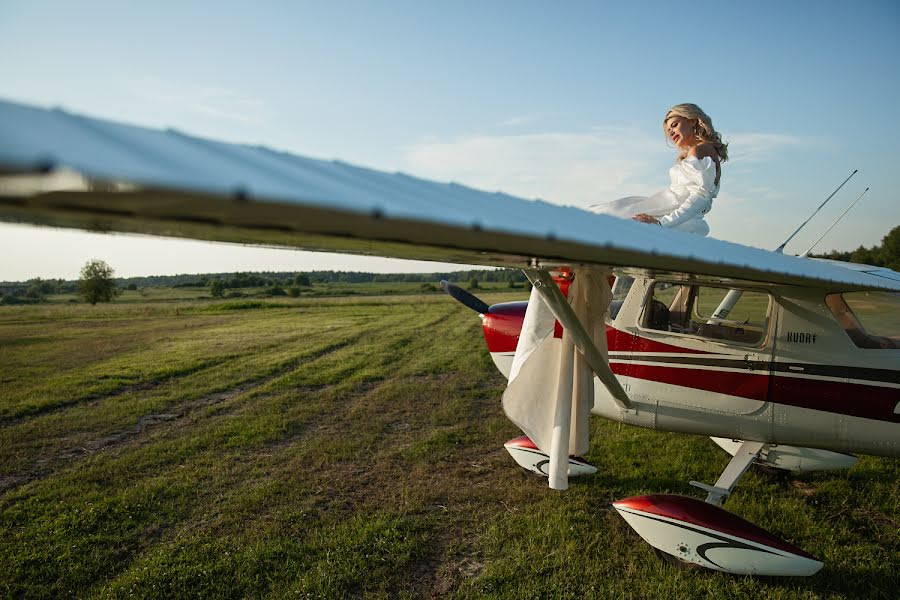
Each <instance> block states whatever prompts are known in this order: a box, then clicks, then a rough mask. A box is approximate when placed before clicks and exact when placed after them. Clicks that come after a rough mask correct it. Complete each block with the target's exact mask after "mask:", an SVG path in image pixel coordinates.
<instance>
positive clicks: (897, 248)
mask: <svg viewBox="0 0 900 600" xmlns="http://www.w3.org/2000/svg"><path fill="white" fill-rule="evenodd" d="M881 258H882V260H884V266H886V267H887V268H889V269H894V270H895V271H897V270H900V226H898V227H894V228H893V229H891V231H890V232H889V233H888V234H887V235H886V236H884V238H883V239H882V240H881Z"/></svg>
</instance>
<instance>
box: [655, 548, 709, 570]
mask: <svg viewBox="0 0 900 600" xmlns="http://www.w3.org/2000/svg"><path fill="white" fill-rule="evenodd" d="M651 547H652V546H651ZM653 553H654V554H656V556H658V557H659V559H660V560H662V561H663V562H666V563H669V564H670V565H672V566H673V567H675V568H677V569H682V570H683V571H705V570H706V567H702V566H700V565H698V564H697V563H692V562H688V561H686V560H682V559H680V558H678V557H677V556H674V555H672V554H669V553H668V552H663V551H662V550H660V549H659V548H653Z"/></svg>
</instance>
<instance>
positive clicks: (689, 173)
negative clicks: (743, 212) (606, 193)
mask: <svg viewBox="0 0 900 600" xmlns="http://www.w3.org/2000/svg"><path fill="white" fill-rule="evenodd" d="M669 180H670V181H671V183H670V184H669V187H668V189H665V190H662V191H661V192H657V193H655V194H653V195H652V196H629V197H627V198H620V199H619V200H613V201H612V202H606V203H604V204H595V205H594V206H591V207H590V208H589V210H590V211H592V212H596V213H603V214H608V215H615V216H617V217H622V218H626V219H630V218H631V217H633V216H634V215H636V214H638V213H646V214H648V215H650V216H651V217H656V218H657V219H659V223H660V225H662V226H663V227H671V228H672V229H678V230H680V231H687V232H689V233H695V234H697V235H704V236H705V235H707V234H708V233H709V225H707V223H706V221H705V220H704V219H703V216H704V215H705V214H706V213H708V212H709V211H710V210H711V209H712V201H713V198H715V197H716V196H718V195H719V186H718V185H716V162H715V161H714V160H713V159H711V158H709V157H708V156H707V157H706V158H703V159H698V158H696V157H694V156H688V157H687V158H685V159H683V160H679V161H678V162H676V163H675V164H674V165H673V166H672V168H671V169H669Z"/></svg>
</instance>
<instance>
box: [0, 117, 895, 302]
mask: <svg viewBox="0 0 900 600" xmlns="http://www.w3.org/2000/svg"><path fill="white" fill-rule="evenodd" d="M0 221H6V222H18V223H33V224H43V225H52V226H60V227H74V228H79V229H87V230H93V231H119V232H134V233H146V234H154V235H166V236H175V237H186V238H194V239H201V240H216V241H225V242H238V243H247V244H257V245H265V246H277V247H289V248H298V249H304V250H322V251H335V252H346V253H357V254H367V255H378V256H388V257H395V258H411V259H420V260H436V261H442V262H457V263H461V264H480V265H496V266H513V267H525V266H532V267H534V266H540V267H543V268H551V267H553V266H557V265H562V264H566V265H573V266H576V265H579V264H586V265H603V266H611V267H621V268H628V269H631V270H633V271H641V272H644V273H646V272H653V273H660V274H662V273H665V274H673V273H686V274H692V275H696V276H698V277H699V278H700V279H706V280H715V281H720V282H728V281H735V280H744V281H759V282H771V283H785V284H797V285H813V286H819V287H822V288H827V289H834V290H850V289H886V290H894V291H900V280H897V279H896V278H893V277H887V276H883V275H882V276H879V274H878V273H872V272H864V271H857V270H850V269H846V268H842V267H840V266H836V265H833V264H828V263H825V262H820V261H814V260H810V259H803V258H797V257H793V256H784V255H781V254H776V253H773V252H770V251H766V250H760V249H756V248H750V247H747V246H741V245H738V244H733V243H730V242H724V241H720V240H714V239H709V238H700V237H697V236H694V235H690V234H686V233H682V232H678V231H673V230H668V229H664V228H661V227H653V226H649V225H645V224H642V223H637V222H633V221H629V220H624V219H618V218H615V217H611V216H607V215H597V214H592V213H588V212H586V211H584V210H581V209H578V208H574V207H565V206H558V205H554V204H549V203H547V202H543V201H540V200H524V199H521V198H516V197H513V196H509V195H506V194H502V193H491V192H484V191H480V190H476V189H472V188H468V187H465V186H462V185H458V184H455V183H436V182H432V181H427V180H423V179H418V178H415V177H411V176H409V175H405V174H402V173H386V172H381V171H375V170H371V169H366V168H362V167H357V166H353V165H349V164H346V163H343V162H339V161H325V160H317V159H311V158H305V157H301V156H297V155H292V154H288V153H284V152H278V151H275V150H272V149H269V148H265V147H260V146H245V145H237V144H228V143H222V142H216V141H211V140H207V139H202V138H198V137H193V136H189V135H186V134H184V133H181V132H178V131H174V130H165V131H161V130H152V129H146V128H141V127H135V126H131V125H124V124H120V123H113V122H110V121H104V120H100V119H93V118H88V117H83V116H79V115H74V114H70V113H67V112H64V111H62V110H58V109H57V110H46V109H41V108H35V107H29V106H24V105H20V104H14V103H10V102H5V101H0ZM891 273H893V272H891Z"/></svg>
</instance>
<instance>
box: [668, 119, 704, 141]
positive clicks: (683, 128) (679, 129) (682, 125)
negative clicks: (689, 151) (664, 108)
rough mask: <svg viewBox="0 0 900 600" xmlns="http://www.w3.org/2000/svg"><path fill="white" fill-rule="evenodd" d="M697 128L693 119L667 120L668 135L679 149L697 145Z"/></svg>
mask: <svg viewBox="0 0 900 600" xmlns="http://www.w3.org/2000/svg"><path fill="white" fill-rule="evenodd" d="M696 126H697V123H696V121H692V120H691V119H685V118H684V117H669V118H668V119H666V135H668V136H669V139H670V140H672V143H673V144H675V145H676V146H678V147H679V148H690V147H692V146H696V145H697V136H696V135H695V134H694V128H695V127H696Z"/></svg>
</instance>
